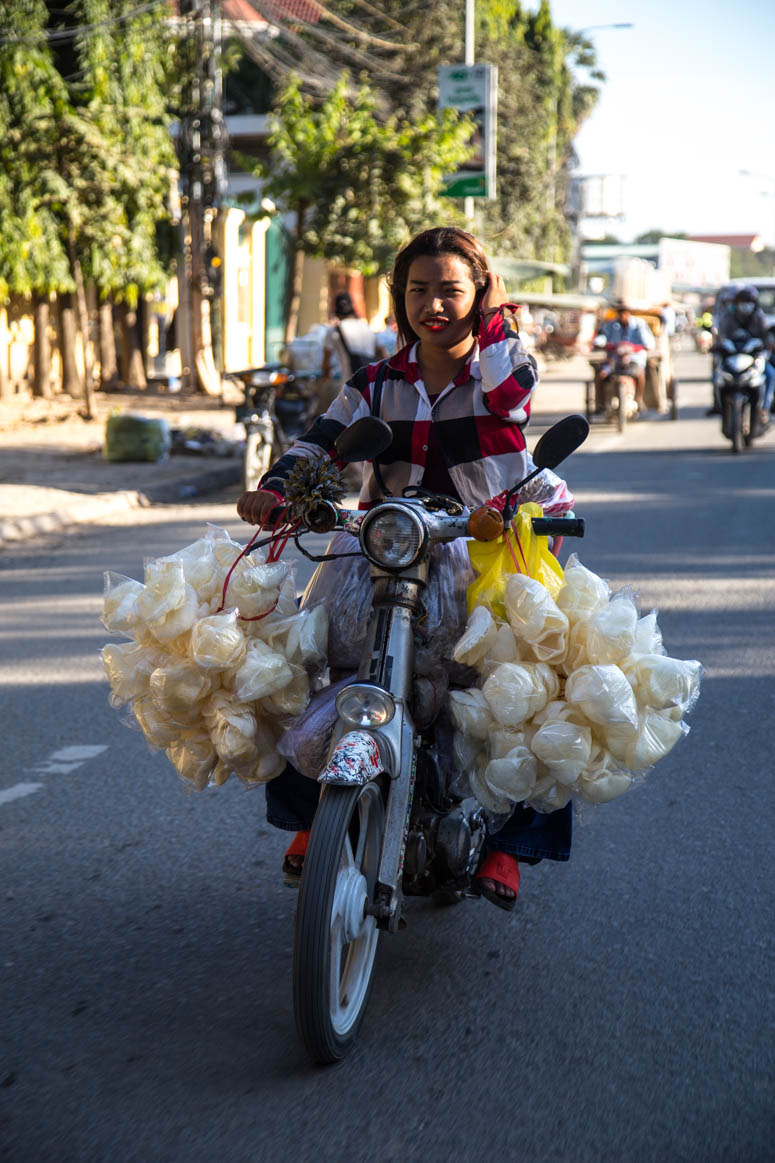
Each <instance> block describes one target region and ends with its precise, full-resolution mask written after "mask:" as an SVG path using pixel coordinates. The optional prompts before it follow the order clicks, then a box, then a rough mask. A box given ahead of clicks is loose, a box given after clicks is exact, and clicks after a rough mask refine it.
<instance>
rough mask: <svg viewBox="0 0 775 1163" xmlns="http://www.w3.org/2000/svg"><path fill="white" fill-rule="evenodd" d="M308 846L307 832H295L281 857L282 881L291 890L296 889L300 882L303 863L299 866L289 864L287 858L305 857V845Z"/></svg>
mask: <svg viewBox="0 0 775 1163" xmlns="http://www.w3.org/2000/svg"><path fill="white" fill-rule="evenodd" d="M308 844H309V831H306V832H297V833H296V835H295V836H294V837H293V840H292V841H291V845H290V847H289V848H288V849H287V851H286V853H285V856H284V857H283V881H284V882H285V884H287V885H289V886H290V887H291V888H298V886H299V883H300V881H301V871H302V868H303V867H304V862H303V861H302V863H301V864H291V862H290V860H289V859H288V857H289V856H305V855H306V853H307V845H308Z"/></svg>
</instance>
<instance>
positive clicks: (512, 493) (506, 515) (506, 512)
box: [503, 468, 542, 525]
mask: <svg viewBox="0 0 775 1163" xmlns="http://www.w3.org/2000/svg"><path fill="white" fill-rule="evenodd" d="M541 471H542V470H541V469H540V468H535V469H533V471H532V472H531V473H530V475H529V476H526V477H525V478H524V480H521V481H520V482H519V484H517V485H514V488H513V489H509V491H508V492H507V493H506V504H505V505H504V506H503V522H504V524H505V525H509V524H510V523H511V519H512V517H513V516H514V500H516V496H517V493H518V492H519V490H520V489H521V488H522V487H523V486H524V485H526V484H527V483H528V481H532V479H533V477H537V476H538V474H539V472H541ZM512 498H513V499H512Z"/></svg>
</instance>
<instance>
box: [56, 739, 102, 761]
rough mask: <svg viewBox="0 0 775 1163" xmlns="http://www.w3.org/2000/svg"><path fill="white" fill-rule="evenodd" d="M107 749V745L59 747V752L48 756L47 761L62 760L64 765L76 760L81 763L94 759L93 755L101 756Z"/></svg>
mask: <svg viewBox="0 0 775 1163" xmlns="http://www.w3.org/2000/svg"><path fill="white" fill-rule="evenodd" d="M107 749H108V745H107V743H97V744H87V745H86V746H83V747H81V746H74V747H60V749H59V751H54V752H53V754H52V755H50V756H49V759H54V760H62V761H63V762H64V763H72V762H73V761H74V760H76V759H77V760H79V761H80V762H81V763H83V762H84V761H85V760H87V759H94V757H95V755H101V754H102V752H103V751H107Z"/></svg>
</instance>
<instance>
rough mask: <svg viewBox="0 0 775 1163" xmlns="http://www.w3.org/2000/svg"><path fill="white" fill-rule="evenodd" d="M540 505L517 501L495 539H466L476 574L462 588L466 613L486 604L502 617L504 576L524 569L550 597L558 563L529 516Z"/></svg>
mask: <svg viewBox="0 0 775 1163" xmlns="http://www.w3.org/2000/svg"><path fill="white" fill-rule="evenodd" d="M542 516H543V509H542V508H541V506H540V505H536V504H535V503H534V502H533V501H528V502H526V503H525V504H524V505H520V507H519V509H518V510H517V513H516V516H515V517H514V520H513V521H512V523H511V525H510V527H509V528H508V529H507V530H506V532H505V533H504V534H503V535H502V536H501V537H499V538H498V539H497V541H469V542H468V556H469V557H470V558H471V565H472V566H473V567H474V569H475V570H476V573H477V575H478V576H477V577H476V579H475V580H474V581H472V582H471V585H470V586H469V587H468V589H467V590H466V601H467V602H468V612H469V614H470V613H471V611H472V610H473V609H474V606H487V607H488V608H489V610H490V612H491V613H492V614H493V616H494V617H495V618H500V619H502V620H503V621H505V620H506V607H505V604H504V592H505V587H506V579H507V578H508V577H509V576H510V575H511V574H513V573H524V574H527V575H528V576H529V577H532V578H535V580H536V581H539V582H541V585H543V586H545V587H546V589H547V590H548V591H549V593H550V594H551V595H552V597H553V598H556V597H557V594H558V593H559V591H560V587H561V586H562V583H563V572H562V566H561V565H560V563H559V561H558V560H557V558H556V557H555V556H554V555H553V554H552V553H551V552H550V550H549V538H548V537H539V536H538V535H537V534H535V533H534V532H533V525H532V520H533V518H534V517H542Z"/></svg>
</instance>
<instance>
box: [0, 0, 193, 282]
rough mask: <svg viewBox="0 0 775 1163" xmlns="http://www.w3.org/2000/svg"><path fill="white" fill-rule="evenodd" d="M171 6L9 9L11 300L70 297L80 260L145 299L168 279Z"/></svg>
mask: <svg viewBox="0 0 775 1163" xmlns="http://www.w3.org/2000/svg"><path fill="white" fill-rule="evenodd" d="M165 20H166V11H165V9H164V7H163V6H148V7H147V8H146V7H145V6H142V7H140V8H139V9H138V6H137V4H136V3H134V2H133V0H72V2H71V3H70V5H69V6H68V7H67V8H66V9H65V8H63V7H55V6H53V5H46V4H45V3H43V0H5V4H4V16H3V21H2V24H1V25H0V80H1V81H2V84H1V85H0V227H1V230H0V258H1V259H2V262H1V263H0V295H2V296H3V297H5V296H7V295H8V294H9V293H17V294H30V293H32V292H33V291H36V292H39V293H50V294H55V293H57V292H60V291H63V290H69V289H72V288H73V286H74V283H75V281H76V280H75V272H74V270H73V261H74V256H75V261H77V263H78V265H79V266H80V267H81V269H82V271H83V273H84V275H85V277H86V278H89V279H93V280H94V281H95V282H96V283H97V284H98V285H99V286H100V287H101V288H102V289H103V290H104V291H105V292H106V293H107V292H111V293H113V294H115V295H117V296H122V295H123V296H126V297H127V298H129V299H134V300H136V298H137V295H138V293H142V292H145V291H148V290H151V289H153V288H154V287H156V286H158V285H159V284H160V282H161V279H162V277H163V270H162V266H161V264H160V262H159V258H158V252H157V248H156V241H155V237H156V225H157V223H158V222H159V221H161V220H163V219H164V218H165V217H167V202H168V199H169V183H170V171H171V167H173V166H174V164H175V158H174V150H173V146H172V141H171V138H170V125H171V116H170V114H169V112H168V109H167V107H168V102H169V98H170V93H171V84H170V82H169V81H168V80H167V77H168V74H169V73H170V72H171V69H170V67H169V65H170V60H171V58H170V38H169V34H168V33H167V32H166V31H165Z"/></svg>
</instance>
